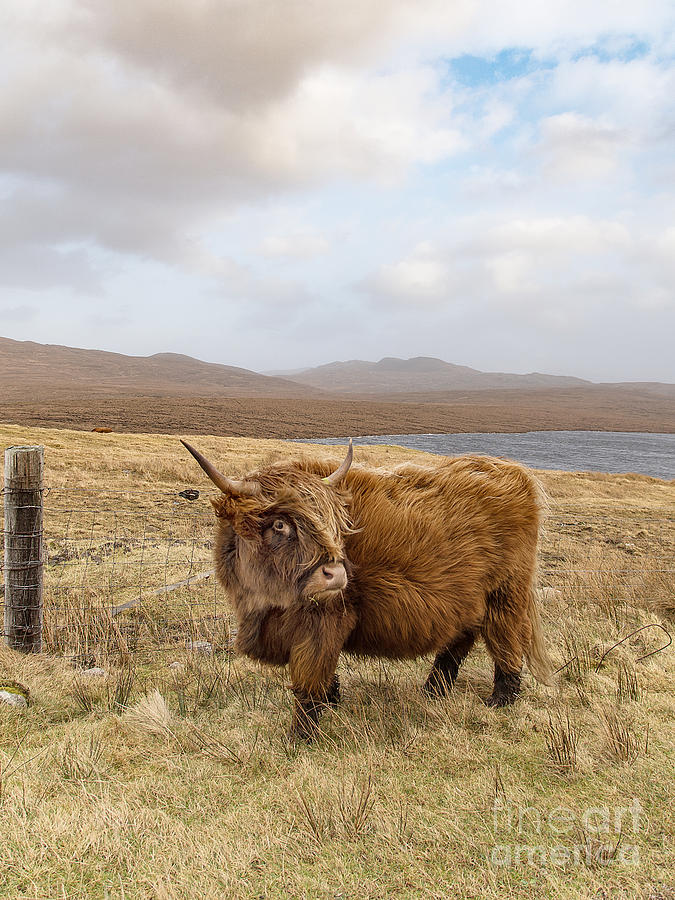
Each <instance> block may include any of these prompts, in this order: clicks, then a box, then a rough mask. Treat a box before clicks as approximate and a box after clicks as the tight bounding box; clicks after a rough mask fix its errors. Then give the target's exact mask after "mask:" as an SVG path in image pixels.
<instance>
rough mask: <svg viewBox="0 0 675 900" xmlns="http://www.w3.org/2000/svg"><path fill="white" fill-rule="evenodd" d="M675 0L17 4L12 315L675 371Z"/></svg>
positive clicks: (187, 343)
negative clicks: (674, 12)
mask: <svg viewBox="0 0 675 900" xmlns="http://www.w3.org/2000/svg"><path fill="white" fill-rule="evenodd" d="M673 9H674V7H673V4H672V2H671V0H641V2H639V3H638V2H626V0H583V2H582V0H549V2H547V3H542V2H541V0H536V2H535V0H500V2H499V3H494V2H490V0H439V2H436V0H115V2H114V3H112V2H110V3H101V2H98V0H80V2H77V0H50V2H49V3H44V2H43V0H4V2H3V3H2V9H1V11H0V334H1V335H3V336H6V337H12V338H16V339H19V340H37V341H42V342H50V343H62V344H68V345H71V346H82V347H95V348H100V349H108V350H117V351H121V352H124V353H131V354H138V355H146V354H151V353H156V352H160V351H164V350H171V351H175V352H182V353H188V354H190V355H192V356H198V357H200V358H202V359H206V360H210V361H214V362H223V363H228V364H233V365H240V366H245V367H247V368H253V369H257V370H267V369H272V368H291V367H300V366H303V365H316V364H319V363H323V362H329V361H331V360H334V359H349V358H363V359H379V358H380V357H382V356H406V357H407V356H417V355H426V356H439V357H442V358H444V359H446V360H448V361H450V362H455V363H461V364H465V365H471V366H475V367H477V368H480V369H485V370H502V371H513V372H527V371H533V370H538V371H546V372H554V373H566V374H576V375H581V376H585V377H588V378H591V379H594V380H661V381H675V350H674V349H673V347H674V344H675V32H674V28H673V18H674V15H673Z"/></svg>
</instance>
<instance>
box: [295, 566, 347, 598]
mask: <svg viewBox="0 0 675 900" xmlns="http://www.w3.org/2000/svg"><path fill="white" fill-rule="evenodd" d="M346 587H347V571H346V569H345V567H344V564H343V563H341V562H337V563H336V562H334V563H322V564H321V565H320V566H317V567H316V569H314V571H313V572H312V574H311V575H310V576H309V578H308V579H307V581H306V582H305V584H304V588H303V594H304V595H305V597H309V596H311V595H312V594H325V593H328V592H332V591H343V590H344V589H345V588H346Z"/></svg>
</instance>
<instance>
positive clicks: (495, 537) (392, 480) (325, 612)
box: [183, 441, 549, 739]
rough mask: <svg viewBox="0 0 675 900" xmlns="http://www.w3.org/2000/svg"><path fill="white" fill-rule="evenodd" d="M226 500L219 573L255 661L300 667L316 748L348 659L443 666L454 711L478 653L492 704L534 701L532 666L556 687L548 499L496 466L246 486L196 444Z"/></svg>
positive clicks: (299, 725)
mask: <svg viewBox="0 0 675 900" xmlns="http://www.w3.org/2000/svg"><path fill="white" fill-rule="evenodd" d="M183 444H184V445H185V447H186V448H187V449H188V450H189V451H190V453H191V454H192V455H193V456H194V457H195V459H196V460H197V462H198V463H199V464H200V466H201V467H202V468H203V469H204V471H205V472H206V474H207V475H208V476H209V478H210V479H211V480H212V481H213V482H214V484H215V485H216V486H217V487H218V488H219V489H220V491H221V496H219V497H218V498H217V499H214V500H212V503H213V506H214V509H215V513H216V517H217V523H218V524H217V536H216V542H215V551H214V552H215V565H216V573H217V575H218V578H219V580H220V582H221V583H222V585H223V587H224V588H225V590H226V592H227V594H228V596H229V597H230V599H231V601H232V603H233V605H234V610H235V613H236V616H237V620H238V625H239V628H238V633H237V638H236V646H237V649H238V650H239V651H241V652H242V653H245V654H246V655H247V656H249V657H251V658H253V659H256V660H259V661H261V662H264V663H270V664H272V665H277V666H285V665H288V667H289V672H290V678H291V682H292V690H293V692H294V694H295V706H294V712H293V722H292V726H291V736H292V737H293V738H295V739H298V738H299V739H311V737H312V736H313V734H314V733H315V731H316V728H317V723H318V719H319V714H320V712H321V710H322V708H323V707H324V706H326V705H327V704H331V705H334V704H337V702H338V700H339V682H338V678H337V675H336V667H337V662H338V657H339V656H340V653H342V652H343V651H345V652H347V653H351V654H356V655H358V656H373V657H386V658H388V659H413V658H416V657H419V656H423V655H425V654H430V653H434V654H435V660H434V663H433V666H432V668H431V672H430V673H429V677H428V678H427V680H426V683H425V685H424V689H425V691H426V692H427V693H428V694H430V695H443V694H445V693H446V692H447V691H448V689H449V688H450V687H451V685H452V684H453V682H454V680H455V678H456V676H457V671H458V668H459V666H460V664H461V662H462V660H463V659H464V658H465V656H466V655H467V654H468V653H469V651H470V650H471V648H472V646H473V644H474V642H475V641H476V639H477V638H482V640H483V641H484V642H485V645H486V647H487V650H488V652H489V654H490V656H491V657H492V659H493V660H494V687H493V691H492V694H491V695H490V697H489V698H488V699H487V701H486V702H487V703H488V704H489V705H491V706H504V705H506V704H508V703H511V702H512V701H513V700H514V699H515V698H516V697H517V695H518V693H519V690H520V682H521V669H522V664H523V658H525V659H526V660H527V662H528V665H529V668H530V670H531V671H532V673H533V674H534V675H535V676H536V677H538V678H539V679H540V680H542V681H546V680H547V678H548V673H549V664H548V661H547V657H546V651H545V649H544V643H543V639H542V632H541V624H540V619H539V614H538V609H537V601H536V598H535V586H534V581H535V570H536V563H537V541H538V535H539V526H540V519H541V510H542V500H541V496H542V495H541V491H540V488H539V486H538V484H537V482H536V481H535V479H534V478H533V476H532V475H531V474H530V473H529V472H528V471H527V470H526V469H524V468H523V467H522V466H520V465H518V464H516V463H513V462H507V461H504V460H500V459H493V458H491V457H485V456H460V457H456V458H451V459H447V460H443V461H440V462H438V463H437V464H435V465H428V466H422V465H413V464H403V465H399V466H396V467H395V468H393V469H392V470H391V471H384V470H380V469H369V468H365V467H360V466H354V467H353V468H352V467H351V462H352V455H353V449H352V445H351V441H350V444H349V450H348V453H347V457H346V459H345V460H344V462H343V463H342V464H341V465H340V466H339V467H338V468H337V470H335V471H333V468H334V466H331V465H330V464H329V463H327V462H322V461H318V460H308V459H301V460H297V461H294V462H289V463H276V464H273V465H270V466H267V467H265V468H262V469H260V470H258V471H256V472H253V473H251V474H249V475H248V476H246V478H245V479H244V480H234V479H231V478H227V477H226V476H224V475H222V474H221V473H220V472H219V471H218V470H217V469H216V468H215V467H214V466H213V465H212V464H211V463H210V462H209V461H208V460H207V459H206V458H205V457H204V456H202V454H201V453H199V452H198V451H197V450H195V449H194V448H193V447H191V446H190V445H189V444H187V443H186V442H185V441H183Z"/></svg>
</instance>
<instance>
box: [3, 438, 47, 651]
mask: <svg viewBox="0 0 675 900" xmlns="http://www.w3.org/2000/svg"><path fill="white" fill-rule="evenodd" d="M43 471H44V447H9V448H8V449H7V450H5V490H4V495H5V628H4V635H5V641H6V643H7V645H8V646H9V647H11V648H12V649H13V650H20V651H22V652H23V653H39V652H40V650H41V649H42V575H43V568H44V561H43V546H42V476H43Z"/></svg>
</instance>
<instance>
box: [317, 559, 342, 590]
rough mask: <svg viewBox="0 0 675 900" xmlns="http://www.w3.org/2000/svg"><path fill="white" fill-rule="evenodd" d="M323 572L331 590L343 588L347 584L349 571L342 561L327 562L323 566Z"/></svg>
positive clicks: (327, 585)
mask: <svg viewBox="0 0 675 900" xmlns="http://www.w3.org/2000/svg"><path fill="white" fill-rule="evenodd" d="M321 574H322V575H323V577H324V579H325V582H326V587H328V588H330V589H331V590H336V591H339V590H342V588H343V587H346V585H347V573H346V572H345V567H344V566H343V565H342V563H327V564H326V565H323V566H321Z"/></svg>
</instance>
